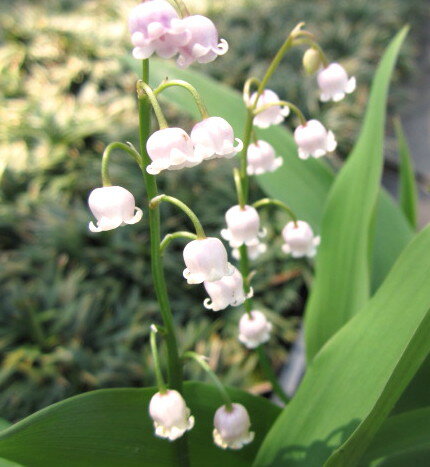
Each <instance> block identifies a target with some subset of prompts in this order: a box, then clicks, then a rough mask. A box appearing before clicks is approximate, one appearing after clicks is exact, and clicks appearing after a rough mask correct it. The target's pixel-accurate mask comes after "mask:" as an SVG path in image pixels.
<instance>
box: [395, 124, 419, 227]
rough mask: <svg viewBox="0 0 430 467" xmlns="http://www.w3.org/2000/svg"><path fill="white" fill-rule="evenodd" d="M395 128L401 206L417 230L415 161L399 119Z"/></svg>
mask: <svg viewBox="0 0 430 467" xmlns="http://www.w3.org/2000/svg"><path fill="white" fill-rule="evenodd" d="M394 128H395V130H396V137H397V147H398V152H399V158H400V186H399V198H400V206H401V208H402V210H403V213H404V214H405V216H406V219H408V221H409V223H410V224H411V226H412V228H413V229H416V228H417V203H418V192H417V185H416V182H415V173H414V166H413V160H412V156H411V152H410V150H409V145H408V142H407V140H406V137H405V133H404V132H403V128H402V123H401V121H400V119H399V118H396V119H395V120H394Z"/></svg>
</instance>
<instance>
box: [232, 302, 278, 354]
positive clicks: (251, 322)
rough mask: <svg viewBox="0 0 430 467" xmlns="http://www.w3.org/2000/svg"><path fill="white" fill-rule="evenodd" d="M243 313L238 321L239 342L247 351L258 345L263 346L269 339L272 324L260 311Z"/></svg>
mask: <svg viewBox="0 0 430 467" xmlns="http://www.w3.org/2000/svg"><path fill="white" fill-rule="evenodd" d="M250 314H251V316H250V315H249V313H245V314H244V315H243V316H242V318H240V321H239V340H240V342H242V344H244V345H245V346H246V347H248V349H255V348H256V347H258V346H259V345H260V344H264V342H267V341H268V340H269V339H270V333H271V332H272V323H270V322H269V321H267V318H266V317H265V316H264V314H263V313H262V312H261V311H257V310H253V311H251V313H250Z"/></svg>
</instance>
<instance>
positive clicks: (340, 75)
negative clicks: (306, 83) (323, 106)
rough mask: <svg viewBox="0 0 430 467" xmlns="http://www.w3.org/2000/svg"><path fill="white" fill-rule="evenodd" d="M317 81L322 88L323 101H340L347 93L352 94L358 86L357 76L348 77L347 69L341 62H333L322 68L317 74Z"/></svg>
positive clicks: (321, 98)
mask: <svg viewBox="0 0 430 467" xmlns="http://www.w3.org/2000/svg"><path fill="white" fill-rule="evenodd" d="M317 82H318V86H319V88H320V90H321V95H320V100H321V101H322V102H327V101H333V102H339V101H341V100H342V99H343V98H344V97H345V94H351V93H352V92H353V91H354V90H355V87H356V81H355V78H354V77H351V78H348V75H347V73H346V71H345V69H344V68H343V66H341V65H339V63H331V64H330V65H329V66H328V67H326V68H324V69H323V70H321V71H320V72H319V73H318V75H317Z"/></svg>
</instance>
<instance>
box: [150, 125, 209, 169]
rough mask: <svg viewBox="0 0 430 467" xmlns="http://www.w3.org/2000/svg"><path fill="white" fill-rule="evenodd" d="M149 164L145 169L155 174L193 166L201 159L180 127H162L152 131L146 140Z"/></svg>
mask: <svg viewBox="0 0 430 467" xmlns="http://www.w3.org/2000/svg"><path fill="white" fill-rule="evenodd" d="M146 150H147V151H148V155H149V157H150V158H151V161H152V162H151V164H149V165H148V167H147V168H146V171H147V172H148V173H150V174H151V175H157V174H159V173H160V172H162V171H163V170H167V169H168V170H179V169H183V168H184V167H194V166H195V165H197V164H199V163H200V162H201V161H202V159H201V158H199V157H197V155H196V154H195V153H194V146H193V143H192V141H191V138H190V137H189V136H188V134H187V133H186V132H185V131H184V130H182V129H181V128H164V129H162V130H158V131H156V132H155V133H153V134H152V135H151V136H150V137H149V138H148V141H147V142H146Z"/></svg>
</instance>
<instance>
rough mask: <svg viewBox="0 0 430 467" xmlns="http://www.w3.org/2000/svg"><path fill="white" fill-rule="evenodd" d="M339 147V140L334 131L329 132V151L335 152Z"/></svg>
mask: <svg viewBox="0 0 430 467" xmlns="http://www.w3.org/2000/svg"><path fill="white" fill-rule="evenodd" d="M336 148H337V141H336V138H335V136H334V133H333V132H332V131H329V132H328V133H327V151H328V152H333V151H334V150H335V149H336Z"/></svg>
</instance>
